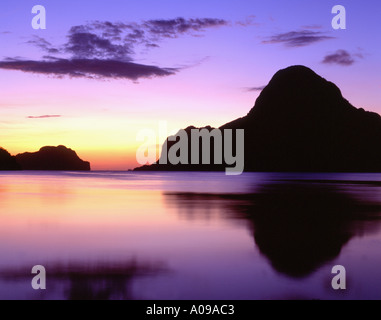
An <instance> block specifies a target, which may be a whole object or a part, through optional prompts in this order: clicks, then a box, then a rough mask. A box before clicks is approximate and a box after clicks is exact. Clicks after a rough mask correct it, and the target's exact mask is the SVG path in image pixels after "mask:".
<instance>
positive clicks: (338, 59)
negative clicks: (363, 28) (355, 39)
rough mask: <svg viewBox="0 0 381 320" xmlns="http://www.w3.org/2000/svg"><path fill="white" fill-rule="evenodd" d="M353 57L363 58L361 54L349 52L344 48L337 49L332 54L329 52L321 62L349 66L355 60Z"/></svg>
mask: <svg viewBox="0 0 381 320" xmlns="http://www.w3.org/2000/svg"><path fill="white" fill-rule="evenodd" d="M355 57H358V58H363V55H362V54H359V53H357V54H350V53H349V52H348V51H345V50H337V51H336V52H335V53H333V54H329V55H327V56H325V57H324V59H323V61H322V63H325V64H338V65H341V66H351V65H352V64H354V63H355V62H356V59H355Z"/></svg>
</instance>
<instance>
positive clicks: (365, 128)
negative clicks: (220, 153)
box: [135, 66, 381, 172]
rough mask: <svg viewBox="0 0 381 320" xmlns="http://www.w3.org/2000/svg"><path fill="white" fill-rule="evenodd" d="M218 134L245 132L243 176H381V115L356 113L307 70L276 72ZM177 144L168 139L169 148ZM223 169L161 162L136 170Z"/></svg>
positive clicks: (334, 89) (330, 85) (296, 68)
mask: <svg viewBox="0 0 381 320" xmlns="http://www.w3.org/2000/svg"><path fill="white" fill-rule="evenodd" d="M190 128H192V127H189V128H187V129H186V132H187V134H188V135H189V130H190ZM207 128H208V130H211V129H212V128H210V127H207ZM220 129H221V130H224V129H233V130H234V129H244V130H245V143H244V151H245V161H244V164H245V171H296V172H301V171H303V172H307V171H309V172H381V117H380V115H379V114H377V113H372V112H367V111H365V110H363V109H357V108H355V107H354V106H352V105H351V104H350V103H349V102H348V101H347V100H346V99H345V98H344V97H343V96H342V94H341V91H340V89H339V88H338V87H337V86H336V85H335V84H333V83H332V82H329V81H327V80H325V79H324V78H322V77H321V76H319V75H317V74H316V73H315V72H314V71H312V70H311V69H309V68H307V67H304V66H292V67H289V68H286V69H283V70H280V71H278V72H277V73H276V74H275V75H274V76H273V78H272V79H271V81H270V82H269V84H268V85H267V86H266V87H265V88H264V89H263V91H262V92H261V94H260V96H259V97H258V99H257V100H256V103H255V105H254V107H253V108H252V109H251V110H250V112H249V113H248V114H247V115H246V116H245V117H242V118H239V119H237V120H234V121H232V122H230V123H227V124H225V125H223V126H222V127H220ZM173 143H174V142H171V141H169V140H168V139H167V140H166V141H165V146H166V147H167V146H169V147H170V145H171V144H173ZM166 149H167V148H166ZM166 149H164V150H166ZM189 150H191V148H189ZM189 159H191V154H190V153H189ZM189 163H190V162H189ZM224 167H225V165H222V166H221V165H207V166H205V165H201V164H200V165H194V164H178V165H172V164H159V163H158V162H157V163H155V164H153V165H151V166H143V167H140V168H137V169H135V170H141V171H144V170H149V171H151V170H158V171H189V170H190V171H192V170H199V171H202V170H224Z"/></svg>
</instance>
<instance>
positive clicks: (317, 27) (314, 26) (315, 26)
mask: <svg viewBox="0 0 381 320" xmlns="http://www.w3.org/2000/svg"><path fill="white" fill-rule="evenodd" d="M302 28H303V29H310V30H320V29H323V26H322V25H321V24H310V25H306V26H302Z"/></svg>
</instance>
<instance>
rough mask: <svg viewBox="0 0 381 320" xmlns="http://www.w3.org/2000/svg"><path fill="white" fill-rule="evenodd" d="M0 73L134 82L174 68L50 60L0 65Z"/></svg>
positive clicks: (10, 62)
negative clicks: (38, 74)
mask: <svg viewBox="0 0 381 320" xmlns="http://www.w3.org/2000/svg"><path fill="white" fill-rule="evenodd" d="M0 69H6V70H19V71H23V72H30V73H40V74H47V75H54V76H57V77H62V76H69V77H73V78H89V79H102V78H115V79H130V80H134V81H135V80H137V79H139V78H151V77H164V76H169V75H173V74H175V73H176V72H177V71H178V69H176V68H160V67H156V66H150V65H143V64H137V63H133V62H124V61H118V60H100V59H70V60H68V59H54V60H43V61H33V60H14V61H1V62H0Z"/></svg>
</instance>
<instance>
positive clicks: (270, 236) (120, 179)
mask: <svg viewBox="0 0 381 320" xmlns="http://www.w3.org/2000/svg"><path fill="white" fill-rule="evenodd" d="M380 217H381V174H286V173H284V174H280V173H245V174H243V175H241V176H237V177H226V176H225V175H224V174H223V173H121V172H92V173H70V172H66V173H49V172H47V173H42V172H29V173H25V172H18V173H5V172H0V299H299V298H302V299H381V231H380V230H381V229H380V227H381V220H380ZM34 265H43V266H45V268H46V270H47V289H46V290H44V291H41V290H40V291H35V290H33V289H32V287H31V284H30V283H31V280H32V277H33V275H31V269H32V266H34ZM334 265H343V266H345V268H346V270H347V287H348V289H347V290H346V291H341V292H338V291H334V290H333V289H332V288H331V280H332V277H333V275H332V274H331V269H332V267H333V266H334Z"/></svg>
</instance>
